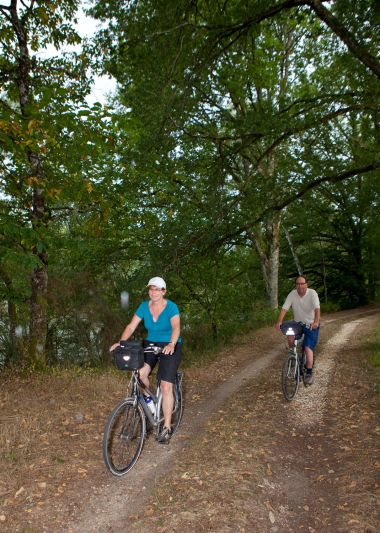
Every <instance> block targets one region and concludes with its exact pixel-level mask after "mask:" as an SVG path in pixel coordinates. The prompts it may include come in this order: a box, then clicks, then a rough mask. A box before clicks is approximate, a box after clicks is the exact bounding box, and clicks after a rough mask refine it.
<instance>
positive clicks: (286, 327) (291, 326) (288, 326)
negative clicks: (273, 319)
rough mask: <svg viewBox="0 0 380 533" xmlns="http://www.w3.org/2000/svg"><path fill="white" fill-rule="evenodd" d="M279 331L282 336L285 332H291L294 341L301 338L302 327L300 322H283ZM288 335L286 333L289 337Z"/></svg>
mask: <svg viewBox="0 0 380 533" xmlns="http://www.w3.org/2000/svg"><path fill="white" fill-rule="evenodd" d="M280 329H281V331H282V333H283V334H284V335H286V332H287V331H290V330H293V334H294V335H295V338H296V339H300V338H301V337H302V330H303V326H302V323H301V322H296V321H295V320H285V322H283V323H282V324H281V326H280ZM289 334H290V333H288V335H289Z"/></svg>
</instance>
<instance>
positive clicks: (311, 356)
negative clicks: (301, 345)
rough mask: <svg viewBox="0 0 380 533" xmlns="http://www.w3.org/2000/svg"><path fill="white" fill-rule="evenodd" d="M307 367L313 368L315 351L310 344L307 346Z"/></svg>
mask: <svg viewBox="0 0 380 533" xmlns="http://www.w3.org/2000/svg"><path fill="white" fill-rule="evenodd" d="M305 355H306V368H307V369H309V370H310V369H311V370H312V369H313V361H314V352H313V350H312V349H311V348H310V347H309V346H305Z"/></svg>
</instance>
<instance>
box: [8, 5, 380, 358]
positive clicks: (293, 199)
mask: <svg viewBox="0 0 380 533" xmlns="http://www.w3.org/2000/svg"><path fill="white" fill-rule="evenodd" d="M86 5H87V6H90V7H89V8H88V14H89V15H90V16H92V17H95V18H96V19H97V20H98V21H101V22H102V29H100V30H99V31H98V32H97V34H96V35H95V37H94V38H93V39H92V41H82V39H81V38H80V36H79V34H78V31H77V30H76V27H75V23H76V20H77V16H78V10H79V9H80V8H81V7H82V2H80V1H79V0H63V1H58V0H55V1H54V0H49V1H46V2H42V1H38V0H7V1H6V0H2V1H0V14H1V19H0V30H1V31H0V48H1V60H0V77H1V81H2V86H1V92H0V111H1V115H0V153H1V171H2V172H1V178H0V180H1V181H0V183H1V196H0V227H1V231H0V288H1V294H2V300H3V306H2V308H1V316H0V335H1V336H2V338H3V348H2V351H1V359H0V362H1V361H2V362H3V363H2V364H5V363H6V362H10V361H16V360H17V359H19V360H21V361H22V362H23V363H28V364H30V365H34V366H44V365H46V364H53V363H55V362H63V361H74V362H78V363H81V364H85V363H86V364H87V363H88V362H91V361H99V360H102V359H104V358H106V356H107V352H108V346H109V345H110V344H112V341H113V339H114V338H115V337H116V338H117V336H118V335H119V334H120V331H121V329H122V328H123V326H124V325H125V321H126V320H127V319H128V317H129V316H130V313H131V312H133V310H132V309H133V305H136V304H137V303H138V301H139V300H140V299H141V298H144V297H145V296H144V292H143V291H144V287H145V284H146V280H147V279H149V278H150V277H151V276H152V275H163V276H164V277H165V278H166V279H167V282H168V286H169V288H170V293H169V294H170V297H171V298H172V299H174V300H175V301H176V302H177V303H178V304H179V306H180V308H181V312H182V313H183V324H184V328H185V331H186V337H187V338H188V339H189V341H190V342H189V345H191V346H192V347H193V349H194V351H196V349H197V346H200V345H201V343H202V340H201V339H202V338H204V339H207V338H210V339H212V342H213V343H215V342H216V341H217V340H218V339H223V338H227V337H228V336H229V335H231V334H233V333H234V332H236V331H238V330H239V329H243V328H245V327H248V326H249V325H252V323H253V321H255V320H258V319H259V318H260V317H261V318H262V319H264V318H265V317H273V315H272V313H271V309H272V310H275V309H276V308H277V307H278V304H279V303H280V304H281V303H282V298H283V297H284V295H285V294H286V292H287V291H288V290H289V288H290V286H291V283H292V282H291V280H292V278H293V277H294V276H295V275H297V273H300V272H302V273H305V274H307V275H308V276H309V278H310V284H311V286H313V287H314V288H315V289H316V290H317V291H318V292H319V294H320V297H321V300H322V301H323V303H324V304H325V305H339V306H353V305H361V304H365V303H367V302H369V301H374V300H377V299H378V298H379V294H378V284H379V266H380V264H379V249H380V248H379V220H378V215H377V213H378V209H379V205H378V204H379V174H378V173H379V171H378V168H379V155H378V154H379V122H378V117H379V74H380V68H379V56H378V46H377V43H378V37H379V26H378V10H377V4H376V2H375V1H374V0H363V1H361V2H360V3H357V2H354V1H353V0H345V1H343V0H335V1H329V2H328V1H322V0H285V1H281V0H270V1H268V0H265V1H263V0H248V1H244V2H242V1H241V0H227V1H224V2H218V1H216V2H209V1H204V0H195V1H194V0H191V1H190V0H176V1H174V0H165V1H163V0H155V1H154V2H153V1H152V0H139V1H134V0H130V1H128V2H118V1H116V0H101V1H95V0H93V1H92V2H89V3H87V4H86ZM52 46H54V48H53V50H54V51H53V52H52V53H51V54H49V55H47V54H41V52H43V51H44V50H46V48H47V47H50V48H51V47H52ZM67 46H74V49H73V50H74V51H72V52H70V53H69V52H66V51H64V49H65V47H67ZM94 73H101V74H107V75H111V76H113V77H114V78H115V79H116V81H117V91H116V94H115V95H114V96H113V97H112V99H110V100H109V102H108V103H107V106H104V105H102V104H100V103H96V104H94V105H89V104H88V103H87V101H86V96H87V95H88V93H89V91H90V90H91V84H92V80H93V75H94ZM122 290H128V291H129V292H130V294H131V305H130V309H129V310H127V311H125V310H122V309H120V308H119V294H120V292H121V291H122Z"/></svg>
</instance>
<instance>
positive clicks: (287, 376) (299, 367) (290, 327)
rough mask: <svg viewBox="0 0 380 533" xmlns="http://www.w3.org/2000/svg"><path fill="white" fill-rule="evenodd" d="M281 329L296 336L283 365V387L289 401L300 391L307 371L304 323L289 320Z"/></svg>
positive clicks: (286, 333)
mask: <svg viewBox="0 0 380 533" xmlns="http://www.w3.org/2000/svg"><path fill="white" fill-rule="evenodd" d="M281 331H282V333H283V334H284V335H286V336H287V337H294V342H293V344H292V346H291V347H290V348H289V351H288V354H287V357H286V359H285V361H284V364H283V365H282V371H281V388H282V392H283V394H284V397H285V399H286V400H288V401H289V402H290V401H291V400H293V399H294V398H295V396H296V394H297V392H298V389H299V386H300V382H301V379H302V380H303V376H304V374H305V372H306V355H305V351H304V349H303V343H302V341H303V333H302V331H303V324H302V323H300V322H295V321H287V322H284V323H283V324H282V325H281Z"/></svg>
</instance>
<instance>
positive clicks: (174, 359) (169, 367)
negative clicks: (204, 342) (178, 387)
mask: <svg viewBox="0 0 380 533" xmlns="http://www.w3.org/2000/svg"><path fill="white" fill-rule="evenodd" d="M149 344H154V345H155V346H160V347H161V348H164V347H165V346H167V344H168V343H167V342H153V341H149V340H147V341H144V344H143V346H144V348H146V347H147V346H148V345H149ZM158 361H159V365H158V372H157V380H158V381H161V380H163V381H168V382H169V383H175V377H176V374H177V370H178V367H179V364H180V362H181V343H180V342H177V344H176V346H175V349H174V353H173V355H166V354H163V353H161V354H159V355H156V354H154V353H146V354H145V362H146V363H148V365H149V366H150V367H151V369H152V370H153V369H154V367H155V366H156V364H157V362H158Z"/></svg>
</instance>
